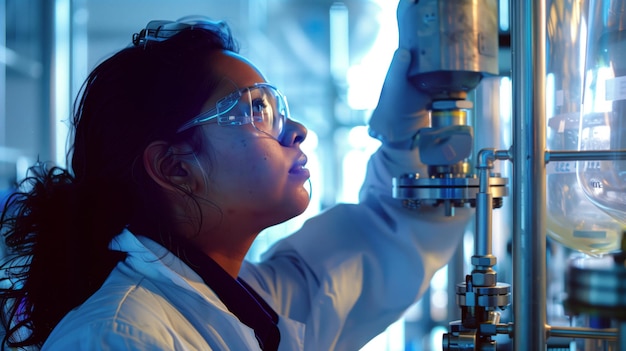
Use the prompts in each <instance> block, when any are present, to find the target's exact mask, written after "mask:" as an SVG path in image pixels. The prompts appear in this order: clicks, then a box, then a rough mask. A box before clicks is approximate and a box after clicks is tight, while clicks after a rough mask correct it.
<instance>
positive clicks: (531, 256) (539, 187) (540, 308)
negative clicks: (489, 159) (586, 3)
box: [511, 0, 546, 351]
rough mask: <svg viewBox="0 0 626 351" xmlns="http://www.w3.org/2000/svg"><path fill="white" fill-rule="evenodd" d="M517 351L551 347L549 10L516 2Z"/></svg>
mask: <svg viewBox="0 0 626 351" xmlns="http://www.w3.org/2000/svg"><path fill="white" fill-rule="evenodd" d="M511 13H512V14H514V15H512V16H511V49H512V50H511V58H512V62H511V64H512V66H511V67H512V83H513V177H512V183H513V184H512V185H513V214H514V216H513V227H514V231H513V308H514V309H513V318H514V320H515V322H514V338H513V341H514V344H513V346H514V350H517V351H522V350H543V349H545V347H546V331H545V328H546V327H545V326H546V261H545V260H546V242H545V229H546V195H545V188H546V168H545V158H544V152H545V150H546V124H545V110H546V109H545V103H546V102H545V86H546V84H545V77H546V54H545V50H546V49H545V48H546V29H545V28H546V25H545V23H546V4H545V2H544V1H533V0H513V1H511Z"/></svg>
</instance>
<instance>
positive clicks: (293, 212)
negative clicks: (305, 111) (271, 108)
mask: <svg viewBox="0 0 626 351" xmlns="http://www.w3.org/2000/svg"><path fill="white" fill-rule="evenodd" d="M212 64H213V65H214V67H215V69H216V70H217V71H219V72H227V73H226V74H225V75H224V79H223V80H222V81H223V82H224V83H223V84H222V85H221V86H220V87H218V89H217V92H216V93H215V94H213V95H214V96H212V97H211V98H209V100H208V101H207V102H206V104H205V106H204V110H208V109H211V108H213V107H215V103H216V101H217V100H219V99H221V98H222V97H224V96H226V95H227V94H229V93H231V92H233V90H234V89H235V88H234V86H233V84H234V85H235V86H236V87H238V88H245V87H249V86H252V85H254V84H255V83H263V82H265V79H264V78H263V76H262V75H261V74H260V72H259V71H258V70H257V69H256V68H255V67H254V66H253V65H252V64H250V63H249V62H248V61H247V60H245V59H244V58H242V57H241V56H238V55H236V54H232V53H227V52H222V53H219V54H218V57H217V59H216V61H215V62H213V63H212ZM197 128H202V132H203V133H204V138H205V140H206V143H205V144H206V150H204V151H205V152H203V154H202V155H200V156H199V158H198V160H199V164H200V165H201V166H202V167H203V168H204V169H203V172H202V173H203V174H202V177H203V178H204V180H203V183H202V189H201V191H196V194H198V195H199V196H200V197H201V198H206V199H207V200H209V201H210V202H211V203H212V204H214V205H215V206H217V207H218V208H219V210H220V211H221V213H220V215H221V216H220V223H221V225H222V226H223V227H226V226H228V227H226V228H228V229H229V230H232V229H234V228H240V229H241V230H256V231H260V230H262V229H264V228H266V227H268V226H271V225H274V224H277V223H281V222H283V221H285V220H287V219H290V218H292V217H295V216H297V215H299V214H300V213H302V212H303V211H304V210H305V209H306V207H307V205H308V203H309V194H308V192H307V191H306V190H305V188H304V183H305V182H306V181H307V180H308V178H309V171H308V170H307V169H306V168H304V165H305V163H306V156H305V155H304V153H303V152H302V150H301V149H300V143H301V142H302V141H303V140H304V138H305V136H306V128H304V126H302V125H301V124H299V123H297V122H294V121H292V120H287V121H286V123H285V126H284V132H283V133H282V136H281V137H280V139H279V140H277V139H275V138H273V137H272V136H270V135H268V134H265V133H263V132H260V131H259V130H257V129H256V128H255V127H254V126H253V125H251V124H244V125H240V126H223V125H218V124H217V123H209V124H205V125H202V126H200V127H197ZM215 206H207V211H213V212H215ZM206 225H207V226H212V225H215V223H207V224H206Z"/></svg>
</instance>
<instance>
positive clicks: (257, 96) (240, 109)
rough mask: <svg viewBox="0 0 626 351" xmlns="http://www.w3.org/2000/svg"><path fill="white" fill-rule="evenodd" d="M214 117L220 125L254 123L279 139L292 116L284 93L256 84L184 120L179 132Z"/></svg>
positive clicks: (235, 92)
mask: <svg viewBox="0 0 626 351" xmlns="http://www.w3.org/2000/svg"><path fill="white" fill-rule="evenodd" d="M215 118H217V123H218V124H220V125H231V126H233V125H244V124H252V125H253V126H254V127H255V128H256V129H257V130H259V131H261V132H263V133H265V134H268V135H270V136H272V137H273V138H275V139H279V138H280V136H281V134H282V132H283V127H284V125H285V121H286V119H287V118H290V116H289V107H288V105H287V99H286V98H285V96H284V95H283V94H281V93H280V92H279V91H278V90H277V89H276V88H274V87H273V86H272V85H270V84H266V83H257V84H255V85H253V86H251V87H247V88H243V89H239V90H236V91H234V92H233V93H231V94H228V95H227V96H225V97H224V98H222V99H220V100H219V101H218V102H217V103H216V106H215V108H213V109H211V110H208V111H206V112H203V113H202V114H200V115H199V116H197V117H195V118H193V119H192V120H191V121H189V122H187V123H185V124H184V125H183V126H182V127H180V128H179V129H178V132H182V131H184V130H186V129H189V128H191V127H194V126H197V125H200V124H205V123H209V122H210V121H211V120H213V119H215Z"/></svg>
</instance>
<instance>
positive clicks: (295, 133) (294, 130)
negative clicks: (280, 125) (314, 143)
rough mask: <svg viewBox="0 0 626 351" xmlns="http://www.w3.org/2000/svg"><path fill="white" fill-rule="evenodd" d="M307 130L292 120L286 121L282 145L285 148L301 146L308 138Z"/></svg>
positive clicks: (281, 140)
mask: <svg viewBox="0 0 626 351" xmlns="http://www.w3.org/2000/svg"><path fill="white" fill-rule="evenodd" d="M306 134H307V129H306V127H305V126H304V125H302V124H301V123H298V122H296V121H294V120H292V119H290V118H287V119H286V120H285V126H284V130H283V135H282V137H281V138H280V143H281V144H282V145H283V146H294V145H299V144H300V143H302V142H303V141H304V139H305V138H306Z"/></svg>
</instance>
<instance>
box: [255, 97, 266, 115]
mask: <svg viewBox="0 0 626 351" xmlns="http://www.w3.org/2000/svg"><path fill="white" fill-rule="evenodd" d="M268 106H269V104H268V103H267V101H266V100H265V99H264V98H262V97H259V98H256V99H254V100H252V113H254V114H255V115H256V114H263V113H264V112H265V110H266V109H267V108H268Z"/></svg>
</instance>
